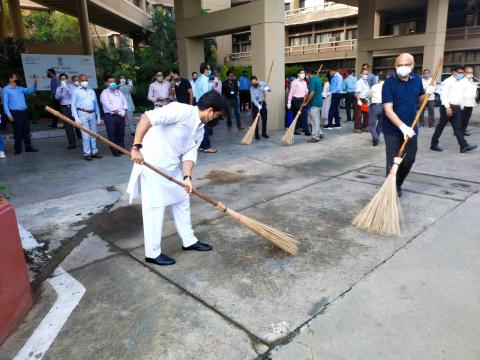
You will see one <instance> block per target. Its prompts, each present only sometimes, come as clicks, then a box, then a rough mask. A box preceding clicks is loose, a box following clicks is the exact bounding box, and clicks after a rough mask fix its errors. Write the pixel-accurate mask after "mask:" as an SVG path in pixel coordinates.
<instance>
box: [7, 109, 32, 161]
mask: <svg viewBox="0 0 480 360" xmlns="http://www.w3.org/2000/svg"><path fill="white" fill-rule="evenodd" d="M10 113H11V114H12V117H13V138H14V139H15V151H16V152H20V151H22V144H25V150H29V149H31V148H32V141H31V140H30V120H29V119H28V113H27V110H11V111H10Z"/></svg>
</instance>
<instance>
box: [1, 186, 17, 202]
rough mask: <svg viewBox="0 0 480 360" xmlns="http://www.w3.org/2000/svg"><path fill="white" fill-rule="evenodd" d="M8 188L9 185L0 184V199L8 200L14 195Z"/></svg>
mask: <svg viewBox="0 0 480 360" xmlns="http://www.w3.org/2000/svg"><path fill="white" fill-rule="evenodd" d="M9 188H10V184H7V183H4V184H0V199H1V198H4V199H6V200H8V199H10V198H11V197H12V196H13V195H15V194H14V193H12V192H10V191H9V190H8V189H9Z"/></svg>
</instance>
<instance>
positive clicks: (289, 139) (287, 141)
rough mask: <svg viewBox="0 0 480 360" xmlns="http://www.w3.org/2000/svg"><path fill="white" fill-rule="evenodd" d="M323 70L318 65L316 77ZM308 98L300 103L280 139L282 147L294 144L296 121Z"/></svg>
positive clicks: (321, 66)
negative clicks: (293, 117)
mask: <svg viewBox="0 0 480 360" xmlns="http://www.w3.org/2000/svg"><path fill="white" fill-rule="evenodd" d="M322 68H323V64H322V65H320V67H319V68H318V71H317V76H318V74H320V71H321V70H322ZM308 100H309V97H308V96H307V97H305V100H304V101H303V103H302V106H300V109H299V110H298V112H297V115H295V119H293V121H292V123H291V124H290V126H289V127H288V129H287V131H286V132H285V134H284V135H283V137H282V144H284V145H292V144H293V143H294V142H295V128H296V127H297V121H298V118H299V117H300V115H301V114H302V110H303V108H304V107H305V105H306V104H307V103H308Z"/></svg>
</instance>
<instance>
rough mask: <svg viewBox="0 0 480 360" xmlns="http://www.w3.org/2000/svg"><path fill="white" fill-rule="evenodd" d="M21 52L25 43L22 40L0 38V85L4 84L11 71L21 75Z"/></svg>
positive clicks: (23, 50)
mask: <svg viewBox="0 0 480 360" xmlns="http://www.w3.org/2000/svg"><path fill="white" fill-rule="evenodd" d="M22 52H25V45H24V44H23V42H22V41H18V40H14V39H12V38H7V39H4V40H3V39H1V38H0V85H2V86H4V85H6V82H7V80H8V76H9V75H10V74H11V73H16V74H18V75H19V76H20V77H23V67H22V58H21V54H22Z"/></svg>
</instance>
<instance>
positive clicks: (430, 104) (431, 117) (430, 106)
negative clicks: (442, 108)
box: [420, 100, 435, 127]
mask: <svg viewBox="0 0 480 360" xmlns="http://www.w3.org/2000/svg"><path fill="white" fill-rule="evenodd" d="M427 110H428V125H429V126H430V127H432V126H433V125H434V124H435V100H428V101H427ZM420 126H425V111H423V112H422V114H421V115H420Z"/></svg>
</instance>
